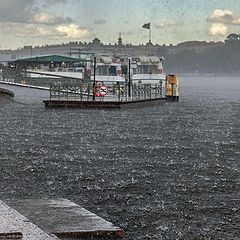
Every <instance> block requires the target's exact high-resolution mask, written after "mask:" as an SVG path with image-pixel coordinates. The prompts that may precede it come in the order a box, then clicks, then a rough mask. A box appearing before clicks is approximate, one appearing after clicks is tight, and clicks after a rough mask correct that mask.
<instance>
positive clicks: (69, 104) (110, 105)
mask: <svg viewBox="0 0 240 240" xmlns="http://www.w3.org/2000/svg"><path fill="white" fill-rule="evenodd" d="M165 101H166V99H165V98H156V99H146V100H135V101H127V102H120V101H80V100H44V101H43V103H44V104H45V107H46V108H82V109H122V108H137V107H143V106H154V105H159V104H162V103H164V102H165Z"/></svg>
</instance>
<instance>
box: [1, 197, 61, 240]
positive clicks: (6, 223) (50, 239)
mask: <svg viewBox="0 0 240 240" xmlns="http://www.w3.org/2000/svg"><path fill="white" fill-rule="evenodd" d="M0 239H4V240H6V239H14V240H18V239H23V240H40V239H44V240H57V239H59V238H57V237H56V236H53V235H52V236H51V235H49V234H47V233H46V232H44V231H43V230H41V229H40V228H38V227H37V226H36V225H34V224H33V223H31V222H30V220H29V219H28V218H26V217H25V216H23V215H22V214H20V213H19V212H17V211H16V210H15V209H13V208H11V207H9V206H8V205H7V204H6V203H4V202H2V201H1V200H0Z"/></svg>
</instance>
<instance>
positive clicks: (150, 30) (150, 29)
mask: <svg viewBox="0 0 240 240" xmlns="http://www.w3.org/2000/svg"><path fill="white" fill-rule="evenodd" d="M149 43H151V27H150V28H149Z"/></svg>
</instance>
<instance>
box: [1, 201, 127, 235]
mask: <svg viewBox="0 0 240 240" xmlns="http://www.w3.org/2000/svg"><path fill="white" fill-rule="evenodd" d="M0 222H1V224H0V239H23V240H40V239H44V240H55V239H56V240H57V239H64V240H66V239H96V240H97V239H118V238H124V237H125V236H126V234H125V232H124V231H123V230H122V229H120V228H119V227H116V226H114V225H113V224H112V223H110V222H108V221H106V220H104V219H103V218H101V217H99V216H97V215H95V214H93V213H91V212H89V211H87V210H86V209H84V208H82V207H80V206H79V205H78V204H75V203H73V202H71V201H69V200H67V199H63V198H60V199H35V200H34V199H28V200H13V201H6V202H2V201H0ZM8 236H9V238H7V237H8ZM4 237H5V238H4Z"/></svg>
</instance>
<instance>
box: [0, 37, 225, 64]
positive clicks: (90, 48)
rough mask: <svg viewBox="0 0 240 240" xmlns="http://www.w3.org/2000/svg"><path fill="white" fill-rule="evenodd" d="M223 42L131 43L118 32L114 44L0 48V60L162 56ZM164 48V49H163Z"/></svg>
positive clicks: (97, 42)
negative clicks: (98, 56)
mask: <svg viewBox="0 0 240 240" xmlns="http://www.w3.org/2000/svg"><path fill="white" fill-rule="evenodd" d="M221 44H224V43H223V42H219V43H215V42H210V43H208V42H203V41H187V42H183V43H179V44H178V45H175V46H173V45H172V44H170V45H169V46H166V45H164V44H163V45H160V44H153V43H152V42H151V41H149V42H148V43H146V44H139V45H132V44H131V43H126V44H124V43H123V38H122V34H121V33H119V36H118V39H117V42H116V43H115V44H111V43H109V44H103V43H102V42H101V40H100V39H99V38H97V37H96V38H94V39H93V40H92V42H89V43H87V42H80V41H79V42H78V41H76V42H69V43H63V44H56V45H45V46H34V47H33V46H24V47H23V48H20V49H17V50H0V62H1V63H2V64H4V63H5V62H6V61H11V60H12V61H14V60H17V59H23V58H29V57H36V56H45V55H54V54H56V55H63V56H71V57H78V58H84V57H86V56H87V55H132V56H135V55H158V56H162V52H166V50H167V51H169V52H170V53H173V54H174V53H177V52H179V51H182V50H184V49H195V50H196V51H198V52H199V51H200V52H201V51H204V50H205V49H207V48H209V47H213V46H219V45H221ZM163 50H164V51H163Z"/></svg>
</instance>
